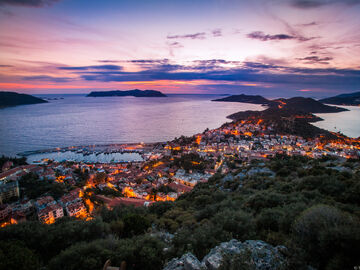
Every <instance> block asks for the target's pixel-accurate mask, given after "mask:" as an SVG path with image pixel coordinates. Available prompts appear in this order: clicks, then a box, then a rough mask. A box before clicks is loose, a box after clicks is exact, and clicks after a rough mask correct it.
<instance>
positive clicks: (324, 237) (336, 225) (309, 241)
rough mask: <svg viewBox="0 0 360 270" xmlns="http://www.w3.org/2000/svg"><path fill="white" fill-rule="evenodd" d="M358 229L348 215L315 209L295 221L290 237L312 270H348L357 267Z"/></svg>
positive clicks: (359, 239)
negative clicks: (311, 265) (313, 268)
mask: <svg viewBox="0 0 360 270" xmlns="http://www.w3.org/2000/svg"><path fill="white" fill-rule="evenodd" d="M359 228H360V224H359V222H358V220H356V219H355V218H354V217H352V216H350V215H349V214H347V213H344V212H342V211H340V210H339V209H337V208H335V207H332V206H327V205H316V206H313V207H311V208H309V209H307V210H305V211H304V212H303V213H302V214H301V215H300V217H299V218H297V220H296V221H295V223H294V227H293V234H294V240H295V241H297V242H298V243H299V244H300V245H301V246H302V247H303V248H304V249H305V250H306V253H307V255H308V259H309V260H310V261H311V262H312V263H313V265H314V266H316V267H318V268H319V269H350V268H351V267H353V266H354V265H358V264H359V258H358V255H356V253H357V252H356V250H357V251H358V250H360V229H359ZM334 261H336V265H337V266H336V267H335V266H334V264H333V263H334ZM339 266H341V267H343V268H338V267H339ZM334 267H335V268H334Z"/></svg>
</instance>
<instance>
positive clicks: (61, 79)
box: [22, 75, 74, 82]
mask: <svg viewBox="0 0 360 270" xmlns="http://www.w3.org/2000/svg"><path fill="white" fill-rule="evenodd" d="M22 79H23V80H26V81H46V82H69V81H71V80H74V79H73V78H68V77H53V76H48V75H38V76H25V77H22Z"/></svg>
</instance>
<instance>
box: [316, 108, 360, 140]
mask: <svg viewBox="0 0 360 270" xmlns="http://www.w3.org/2000/svg"><path fill="white" fill-rule="evenodd" d="M338 107H342V108H346V109H348V110H349V111H346V112H340V113H317V114H316V115H317V116H319V117H321V118H322V119H324V121H319V122H316V123H313V125H315V126H317V127H319V128H323V129H326V130H330V131H335V132H341V133H343V134H344V135H346V136H349V137H353V138H357V137H359V136H360V107H356V106H338Z"/></svg>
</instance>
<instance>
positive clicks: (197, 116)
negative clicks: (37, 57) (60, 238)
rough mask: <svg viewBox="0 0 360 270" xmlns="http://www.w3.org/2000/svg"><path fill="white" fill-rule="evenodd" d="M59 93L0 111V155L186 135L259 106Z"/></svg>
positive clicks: (192, 97) (182, 97)
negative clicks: (95, 96)
mask: <svg viewBox="0 0 360 270" xmlns="http://www.w3.org/2000/svg"><path fill="white" fill-rule="evenodd" d="M42 97H51V98H54V97H57V98H59V97H63V98H64V99H59V100H50V102H49V103H45V104H35V105H25V106H17V107H11V108H6V109H1V110H0V134H1V137H0V154H5V155H15V154H16V153H20V152H24V151H31V150H39V149H48V148H54V147H65V146H72V145H74V146H78V145H90V144H110V143H129V142H158V141H167V140H172V139H174V138H175V137H179V136H181V135H185V136H190V135H193V134H195V133H199V132H202V131H204V130H205V129H206V128H210V129H211V128H216V127H219V126H221V125H222V124H223V123H224V122H226V121H230V120H228V119H226V116H227V115H229V114H232V113H235V112H237V111H241V110H262V109H263V107H262V106H260V105H254V104H245V103H225V102H211V99H214V98H217V97H218V96H214V95H169V97H165V98H135V97H98V98H92V97H85V96H82V95H45V96H42Z"/></svg>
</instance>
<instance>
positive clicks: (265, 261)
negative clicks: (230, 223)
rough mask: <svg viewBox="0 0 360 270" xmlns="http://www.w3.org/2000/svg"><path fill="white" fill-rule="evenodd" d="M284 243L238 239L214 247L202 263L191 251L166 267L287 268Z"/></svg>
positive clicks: (172, 269) (179, 269)
mask: <svg viewBox="0 0 360 270" xmlns="http://www.w3.org/2000/svg"><path fill="white" fill-rule="evenodd" d="M284 253H286V248H285V247H284V246H277V247H274V246H272V245H269V244H267V243H265V242H264V241H260V240H248V241H245V242H239V241H237V240H235V239H233V240H231V241H229V242H224V243H221V244H220V245H219V246H216V247H215V248H213V249H212V250H211V251H210V252H209V254H208V255H206V256H205V257H204V259H203V260H202V262H200V261H199V260H198V259H197V258H196V257H195V256H194V255H193V254H192V253H186V254H184V255H183V256H182V257H181V258H180V259H178V258H176V259H172V260H171V261H170V262H169V263H168V264H167V265H166V267H165V268H164V270H198V269H203V270H217V269H228V268H232V269H256V270H278V269H286V258H285V256H284V255H283V254H284Z"/></svg>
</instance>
